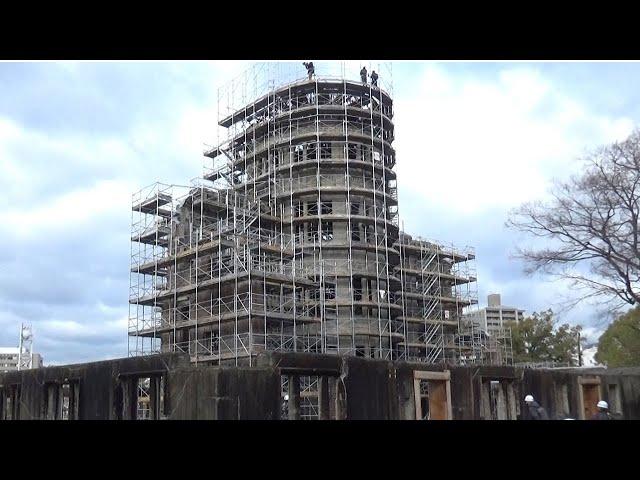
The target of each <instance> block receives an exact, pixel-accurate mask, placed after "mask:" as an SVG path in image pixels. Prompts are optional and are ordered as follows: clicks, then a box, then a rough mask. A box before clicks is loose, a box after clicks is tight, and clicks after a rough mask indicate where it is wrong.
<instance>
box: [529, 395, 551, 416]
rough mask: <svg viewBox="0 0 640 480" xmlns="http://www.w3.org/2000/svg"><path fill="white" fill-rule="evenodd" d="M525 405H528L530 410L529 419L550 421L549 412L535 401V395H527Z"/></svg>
mask: <svg viewBox="0 0 640 480" xmlns="http://www.w3.org/2000/svg"><path fill="white" fill-rule="evenodd" d="M524 403H526V404H527V407H528V409H529V418H530V419H531V420H549V415H547V411H546V410H545V409H544V408H543V407H542V406H541V405H540V404H539V403H538V402H536V401H535V400H534V398H533V395H527V396H526V397H524Z"/></svg>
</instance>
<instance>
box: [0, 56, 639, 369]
mask: <svg viewBox="0 0 640 480" xmlns="http://www.w3.org/2000/svg"><path fill="white" fill-rule="evenodd" d="M246 67H247V62H230V61H224V62H120V63H117V62H44V63H6V62H5V63H0V189H1V190H2V194H1V195H0V239H1V240H0V247H1V248H0V346H13V345H16V346H17V341H18V334H19V326H20V323H21V322H30V323H32V324H33V328H34V332H35V342H34V344H35V350H36V351H38V352H40V353H42V354H43V356H44V359H45V364H61V363H70V362H81V361H92V360H99V359H105V358H113V357H120V356H125V355H126V354H127V340H126V330H127V316H128V306H127V299H128V287H129V274H128V271H129V237H130V235H129V232H130V222H131V213H130V208H131V194H132V193H133V192H134V191H136V190H138V189H140V188H142V187H144V186H146V185H148V184H150V183H152V182H154V181H156V180H161V181H163V182H166V183H178V184H185V183H187V182H188V181H189V180H190V179H192V178H194V177H197V176H199V175H200V174H201V172H202V162H203V157H202V151H203V149H204V148H205V145H207V144H208V145H213V144H215V143H216V137H217V127H216V119H217V87H218V86H220V85H222V84H225V83H227V82H228V81H229V80H230V79H232V78H234V77H236V76H237V75H239V74H240V73H241V72H242V71H244V70H245V69H246ZM300 68H302V67H301V66H300ZM317 73H318V74H322V73H323V72H322V71H320V70H317ZM638 84H640V64H637V63H516V62H513V63H484V62H483V63H480V62H474V63H454V62H451V63H449V62H447V63H440V62H397V63H394V64H393V94H394V97H395V124H396V142H395V146H396V148H397V157H398V165H397V171H398V186H399V195H400V215H401V218H402V220H403V222H404V226H405V229H406V230H407V231H408V232H410V233H412V234H416V235H420V236H423V237H426V238H432V239H437V240H441V241H447V242H453V243H455V244H459V245H472V246H474V247H475V248H476V253H477V268H478V288H479V293H480V303H481V305H484V304H485V302H486V300H485V299H486V295H487V294H488V293H493V292H499V293H502V296H503V302H504V303H506V304H508V305H513V306H518V307H520V308H524V309H526V310H527V311H528V312H531V311H534V310H541V309H546V308H549V307H554V306H555V305H557V304H558V303H559V302H560V301H561V300H562V299H563V298H565V297H566V296H570V295H571V292H570V291H569V290H568V289H567V288H566V287H565V286H564V285H560V284H558V283H554V282H551V281H549V280H548V279H545V278H539V277H533V278H530V277H526V276H525V275H524V274H523V273H522V265H521V264H519V263H518V262H516V261H514V260H511V259H510V255H511V254H512V253H513V251H514V248H515V245H516V244H521V243H522V242H526V239H523V238H521V237H519V236H518V235H517V234H515V233H513V232H510V231H507V230H506V229H505V228H504V222H505V220H506V218H507V215H508V212H509V210H510V209H512V208H514V207H517V206H518V205H519V204H520V203H522V202H525V201H528V200H534V199H539V198H540V199H543V198H544V197H545V195H546V192H547V188H548V186H549V183H550V181H551V180H552V179H553V178H566V177H567V176H568V175H570V174H572V173H576V172H578V171H579V169H580V163H579V161H578V158H579V157H580V156H581V155H582V154H583V153H584V152H585V151H587V150H588V149H590V148H593V147H595V146H597V145H600V144H603V143H608V142H611V141H614V140H622V139H624V138H625V137H626V136H627V135H628V134H629V133H630V132H631V130H632V129H633V128H634V126H635V125H637V124H638V120H640V90H638V89H637V85H638ZM591 312H592V309H590V308H587V307H582V308H578V309H575V310H573V311H571V312H568V313H564V314H563V315H562V316H561V318H560V320H561V321H566V322H569V323H581V324H583V325H584V326H586V327H587V332H588V333H589V334H590V335H591V337H592V338H591V339H592V340H595V338H596V337H597V334H598V331H599V330H601V329H602V322H601V321H600V320H599V319H598V318H596V317H595V316H594V315H593V314H592V313H591Z"/></svg>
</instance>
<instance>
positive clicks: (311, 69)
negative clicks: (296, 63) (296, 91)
mask: <svg viewBox="0 0 640 480" xmlns="http://www.w3.org/2000/svg"><path fill="white" fill-rule="evenodd" d="M302 64H303V65H304V66H305V68H306V69H307V74H308V75H309V80H312V79H313V76H314V75H315V74H316V70H315V68H314V66H313V62H302Z"/></svg>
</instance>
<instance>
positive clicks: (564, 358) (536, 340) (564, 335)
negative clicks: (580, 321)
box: [511, 310, 581, 365]
mask: <svg viewBox="0 0 640 480" xmlns="http://www.w3.org/2000/svg"><path fill="white" fill-rule="evenodd" d="M580 330H581V327H580V326H576V327H571V326H570V325H568V324H564V325H560V326H558V327H556V321H555V319H554V318H553V312H552V311H551V310H546V311H544V312H540V313H538V312H533V314H532V315H531V316H530V317H527V318H524V319H523V320H522V321H520V322H519V323H517V324H515V325H514V326H513V327H512V328H511V339H512V345H513V357H514V360H515V362H517V363H529V362H533V363H538V362H555V363H562V364H569V365H576V364H577V356H578V338H579V335H578V334H579V332H580Z"/></svg>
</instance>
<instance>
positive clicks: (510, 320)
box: [467, 293, 524, 334]
mask: <svg viewBox="0 0 640 480" xmlns="http://www.w3.org/2000/svg"><path fill="white" fill-rule="evenodd" d="M467 316H468V317H469V318H472V319H473V320H474V322H475V323H476V324H477V325H479V326H480V328H481V329H482V330H484V331H485V332H487V333H489V334H492V333H495V332H498V331H500V330H501V329H503V328H508V327H509V326H510V325H513V324H514V323H518V322H520V321H521V320H522V319H523V318H524V310H521V309H519V308H516V307H509V306H506V305H502V299H501V298H500V294H499V293H492V294H490V295H488V296H487V306H486V307H485V308H481V309H479V310H477V311H475V312H472V313H469V314H468V315H467Z"/></svg>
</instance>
